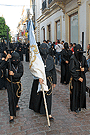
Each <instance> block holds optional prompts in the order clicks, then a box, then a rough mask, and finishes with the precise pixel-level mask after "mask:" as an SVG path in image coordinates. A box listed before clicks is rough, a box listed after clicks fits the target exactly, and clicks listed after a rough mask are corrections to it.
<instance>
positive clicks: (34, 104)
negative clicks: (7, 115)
mask: <svg viewBox="0 0 90 135" xmlns="http://www.w3.org/2000/svg"><path fill="white" fill-rule="evenodd" d="M40 54H41V56H42V60H43V62H44V66H45V73H46V78H47V85H48V89H49V91H48V92H45V97H46V102H47V108H48V114H49V118H50V120H53V117H52V116H51V105H52V87H53V88H54V87H55V86H56V82H57V78H56V70H55V65H54V61H53V58H52V56H50V55H49V48H48V46H47V44H45V43H43V44H41V45H40ZM38 84H39V79H35V80H34V82H33V85H32V91H31V97H30V104H29V109H32V110H34V111H35V112H39V113H41V114H46V112H45V106H44V100H43V94H42V92H39V93H37V89H38Z"/></svg>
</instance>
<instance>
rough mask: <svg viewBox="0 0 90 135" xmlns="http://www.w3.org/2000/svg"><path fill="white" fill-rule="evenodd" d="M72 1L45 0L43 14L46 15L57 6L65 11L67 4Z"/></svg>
mask: <svg viewBox="0 0 90 135" xmlns="http://www.w3.org/2000/svg"><path fill="white" fill-rule="evenodd" d="M71 1H72V0H44V1H43V3H42V14H44V15H45V16H46V15H48V14H49V13H50V12H52V11H53V10H55V9H56V8H59V9H62V11H63V12H64V13H65V5H66V4H68V3H69V2H71Z"/></svg>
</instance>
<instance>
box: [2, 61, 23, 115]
mask: <svg viewBox="0 0 90 135" xmlns="http://www.w3.org/2000/svg"><path fill="white" fill-rule="evenodd" d="M17 67H18V68H17V70H16V68H15V67H14V66H13V64H11V71H13V72H14V76H12V82H13V83H12V84H13V90H12V87H11V80H10V75H9V74H7V76H6V78H7V80H8V81H7V93H8V103H9V111H10V116H16V105H17V104H18V101H19V97H18V96H20V95H21V82H20V79H21V77H22V75H23V65H22V63H21V62H19V64H18V65H17ZM1 68H3V69H5V68H6V69H7V70H9V65H8V62H6V61H3V62H2V64H1ZM17 82H18V83H17ZM17 90H18V91H17Z"/></svg>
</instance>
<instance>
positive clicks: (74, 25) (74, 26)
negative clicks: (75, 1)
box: [70, 13, 78, 43]
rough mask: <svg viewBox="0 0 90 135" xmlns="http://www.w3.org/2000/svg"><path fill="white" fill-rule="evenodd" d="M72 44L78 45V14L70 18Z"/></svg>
mask: <svg viewBox="0 0 90 135" xmlns="http://www.w3.org/2000/svg"><path fill="white" fill-rule="evenodd" d="M70 42H71V43H78V13H75V14H73V15H71V16H70Z"/></svg>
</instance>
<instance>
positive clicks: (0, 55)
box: [0, 50, 5, 90]
mask: <svg viewBox="0 0 90 135" xmlns="http://www.w3.org/2000/svg"><path fill="white" fill-rule="evenodd" d="M0 51H1V50H0ZM3 55H4V53H3V52H0V65H1V63H2V62H3V60H2V58H3ZM4 75H5V73H4V70H3V69H2V68H1V67H0V90H2V88H3V87H4V84H5V82H4V81H5V78H4Z"/></svg>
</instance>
